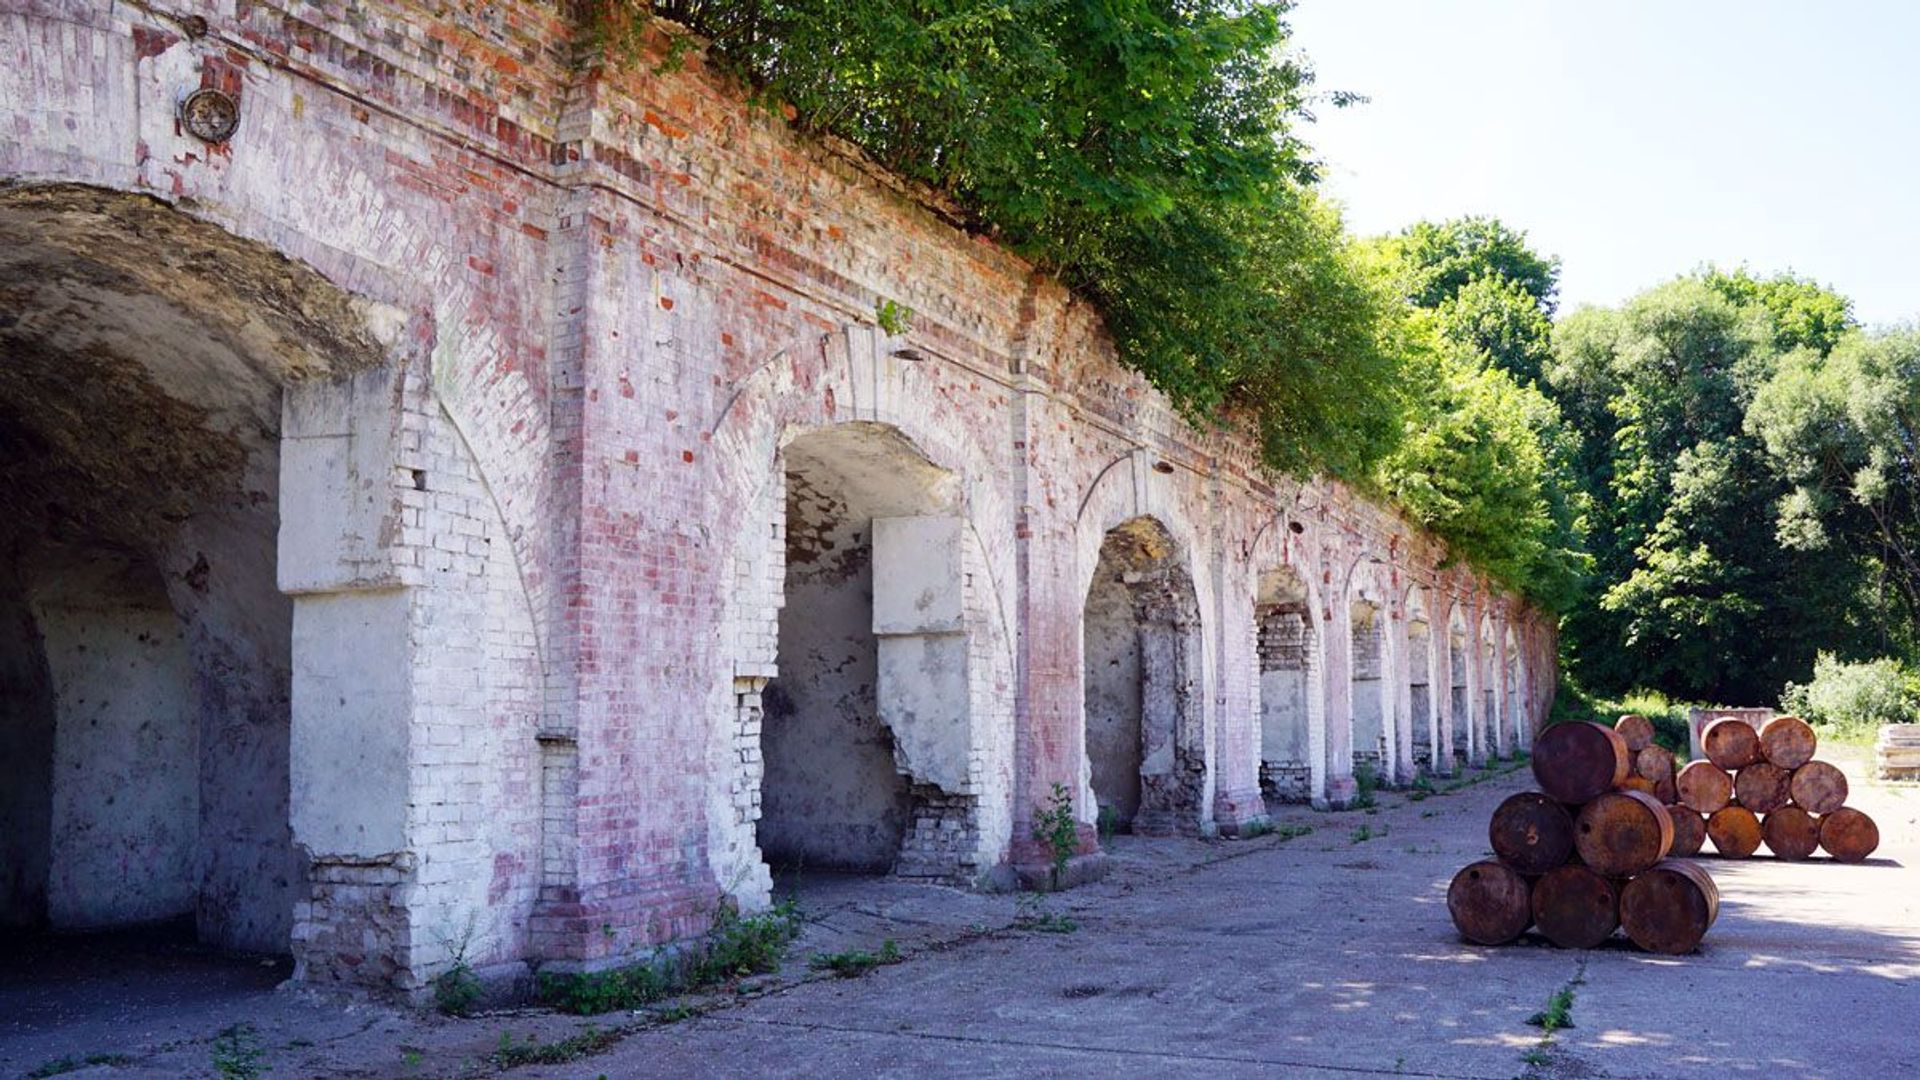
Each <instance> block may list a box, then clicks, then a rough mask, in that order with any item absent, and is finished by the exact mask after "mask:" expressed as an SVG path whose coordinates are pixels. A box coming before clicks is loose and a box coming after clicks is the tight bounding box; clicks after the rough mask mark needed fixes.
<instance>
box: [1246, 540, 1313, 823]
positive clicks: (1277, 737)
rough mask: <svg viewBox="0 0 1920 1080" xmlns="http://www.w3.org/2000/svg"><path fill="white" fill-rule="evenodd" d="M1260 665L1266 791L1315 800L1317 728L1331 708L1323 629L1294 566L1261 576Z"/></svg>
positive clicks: (1274, 797)
mask: <svg viewBox="0 0 1920 1080" xmlns="http://www.w3.org/2000/svg"><path fill="white" fill-rule="evenodd" d="M1254 622H1255V626H1256V633H1257V634H1258V641H1257V643H1256V648H1257V650H1258V657H1259V665H1260V794H1261V795H1262V796H1263V797H1264V798H1265V799H1266V800H1267V801H1268V802H1269V803H1275V804H1277V803H1305V802H1311V801H1312V799H1313V759H1314V749H1313V731H1314V729H1315V727H1316V725H1319V724H1320V723H1322V720H1321V717H1322V716H1323V712H1322V710H1323V709H1324V707H1325V696H1324V689H1323V688H1322V686H1321V682H1320V680H1321V672H1322V668H1321V658H1320V642H1319V638H1318V634H1319V630H1318V628H1317V627H1316V626H1315V625H1314V620H1313V611H1312V604H1311V602H1310V601H1309V600H1308V597H1307V585H1306V582H1305V581H1304V580H1302V579H1301V577H1300V575H1299V574H1298V573H1296V572H1295V571H1294V570H1292V569H1291V568H1289V567H1280V568H1278V569H1274V570H1269V571H1267V572H1266V573H1264V574H1262V575H1260V589H1259V593H1258V594H1257V596H1256V598H1255V601H1254Z"/></svg>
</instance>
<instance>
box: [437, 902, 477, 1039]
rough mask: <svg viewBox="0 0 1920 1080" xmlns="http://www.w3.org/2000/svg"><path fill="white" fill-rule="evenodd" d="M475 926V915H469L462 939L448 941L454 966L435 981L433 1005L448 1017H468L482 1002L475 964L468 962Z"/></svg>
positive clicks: (461, 935) (439, 975)
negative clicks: (468, 951) (474, 969)
mask: <svg viewBox="0 0 1920 1080" xmlns="http://www.w3.org/2000/svg"><path fill="white" fill-rule="evenodd" d="M473 924H474V916H473V915H471V914H470V915H468V916H467V928H466V930H464V931H462V932H461V934H460V940H459V941H449V942H447V949H448V951H449V952H450V953H452V954H453V964H452V966H451V967H449V968H447V970H445V971H443V972H441V973H440V974H438V975H436V976H434V979H433V1005H434V1007H435V1008H437V1009H439V1010H440V1011H441V1012H442V1013H443V1014H445V1015H447V1016H466V1015H468V1014H469V1013H471V1012H473V1007H474V1006H475V1005H478V1004H479V1003H480V995H481V992H482V987H481V985H480V976H478V975H476V974H474V971H473V965H472V964H470V963H468V962H467V949H468V948H469V947H470V946H471V945H472V944H473Z"/></svg>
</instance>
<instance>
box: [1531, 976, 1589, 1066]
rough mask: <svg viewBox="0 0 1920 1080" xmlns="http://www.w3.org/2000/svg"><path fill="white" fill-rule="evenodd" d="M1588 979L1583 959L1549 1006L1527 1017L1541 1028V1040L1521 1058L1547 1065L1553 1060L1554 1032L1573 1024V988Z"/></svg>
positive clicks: (1555, 992) (1549, 1000)
mask: <svg viewBox="0 0 1920 1080" xmlns="http://www.w3.org/2000/svg"><path fill="white" fill-rule="evenodd" d="M1586 981H1587V962H1586V961H1585V960H1581V961H1580V966H1579V967H1577V968H1575V969H1574V972H1573V978H1571V979H1568V980H1567V984H1566V985H1565V986H1562V987H1561V988H1560V989H1558V990H1555V991H1554V992H1553V993H1552V995H1551V996H1549V997H1548V998H1547V1007H1546V1008H1544V1009H1541V1010H1540V1011H1539V1012H1537V1013H1534V1014H1533V1015H1532V1016H1529V1017H1527V1023H1529V1024H1532V1025H1533V1026H1534V1027H1537V1028H1539V1029H1540V1031H1541V1035H1540V1042H1539V1043H1538V1044H1536V1045H1535V1046H1534V1047H1533V1049H1531V1050H1528V1051H1527V1052H1526V1053H1525V1054H1522V1055H1521V1057H1520V1060H1522V1061H1524V1062H1526V1063H1527V1064H1528V1065H1532V1066H1542V1065H1546V1064H1547V1063H1548V1062H1550V1061H1551V1060H1552V1057H1553V1037H1554V1033H1555V1032H1557V1031H1559V1030H1560V1029H1561V1028H1569V1027H1572V1026H1573V990H1574V987H1576V986H1579V985H1580V984H1582V983H1584V982H1586Z"/></svg>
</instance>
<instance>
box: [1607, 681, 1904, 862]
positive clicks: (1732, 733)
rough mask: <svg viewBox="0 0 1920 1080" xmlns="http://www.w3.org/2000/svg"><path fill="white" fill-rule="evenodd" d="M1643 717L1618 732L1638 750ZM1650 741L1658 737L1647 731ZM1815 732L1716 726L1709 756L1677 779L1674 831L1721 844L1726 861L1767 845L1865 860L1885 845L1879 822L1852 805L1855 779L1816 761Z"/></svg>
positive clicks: (1733, 720) (1796, 727) (1731, 721)
mask: <svg viewBox="0 0 1920 1080" xmlns="http://www.w3.org/2000/svg"><path fill="white" fill-rule="evenodd" d="M1633 720H1640V722H1641V724H1644V723H1645V721H1644V720H1642V719H1641V718H1640V717H1633V716H1623V717H1621V718H1620V723H1619V725H1618V728H1617V730H1619V732H1620V733H1621V734H1622V735H1623V736H1624V737H1625V738H1626V741H1627V745H1628V746H1632V745H1633V743H1634V742H1635V740H1636V739H1638V738H1639V737H1640V736H1639V728H1640V725H1639V724H1633V725H1630V724H1629V723H1628V722H1629V721H1633ZM1646 732H1647V734H1646V741H1648V742H1651V741H1652V738H1653V728H1652V725H1650V724H1649V725H1647V726H1646ZM1815 746H1816V740H1815V737H1814V733H1813V729H1812V728H1810V727H1808V726H1807V724H1806V722H1805V721H1803V720H1801V719H1800V718H1799V717H1795V716H1776V717H1774V718H1773V719H1772V720H1769V721H1767V722H1766V723H1765V724H1764V725H1762V726H1761V727H1759V728H1757V729H1756V728H1755V727H1754V726H1753V725H1752V724H1750V723H1748V722H1747V721H1745V720H1741V719H1739V718H1737V717H1728V718H1725V719H1721V720H1715V721H1714V722H1713V723H1711V724H1708V725H1707V726H1706V729H1705V730H1704V731H1702V732H1701V733H1700V749H1701V750H1702V751H1703V752H1704V753H1705V754H1706V757H1705V758H1704V759H1702V760H1700V761H1690V762H1688V763H1687V765H1686V767H1685V768H1683V769H1681V770H1680V771H1679V772H1678V773H1677V774H1675V776H1674V781H1673V787H1674V791H1675V794H1676V796H1677V801H1678V805H1673V806H1669V807H1668V810H1669V811H1671V813H1672V816H1673V819H1674V831H1675V833H1676V834H1678V833H1686V834H1689V835H1692V836H1693V837H1694V839H1693V841H1692V843H1693V849H1694V850H1696V851H1697V850H1698V849H1699V847H1700V842H1701V839H1702V838H1705V839H1710V840H1712V841H1713V846H1714V849H1715V850H1716V851H1718V852H1719V853H1720V854H1721V855H1722V856H1724V857H1726V858H1731V859H1744V858H1746V857H1747V856H1749V855H1752V854H1753V853H1754V852H1755V851H1758V850H1759V849H1760V845H1762V844H1765V845H1766V847H1767V850H1768V851H1771V852H1773V854H1774V855H1775V856H1777V857H1779V858H1782V859H1804V858H1807V857H1808V856H1810V855H1812V854H1813V853H1814V851H1816V850H1825V851H1826V853H1827V854H1829V855H1831V856H1833V857H1834V858H1835V859H1837V860H1839V861H1840V862H1860V861H1861V860H1863V859H1865V858H1866V857H1867V856H1869V855H1871V854H1873V850H1874V848H1876V847H1879V846H1880V828H1879V826H1877V825H1875V824H1874V821H1873V819H1872V818H1870V817H1868V816H1867V815H1866V814H1865V813H1863V812H1861V811H1860V810H1858V809H1856V808H1854V807H1851V806H1848V805H1847V776H1846V774H1845V773H1843V772H1841V771H1840V770H1839V769H1837V768H1835V767H1834V766H1833V765H1831V764H1829V763H1827V762H1824V761H1816V760H1815V759H1814V756H1813V752H1814V748H1815Z"/></svg>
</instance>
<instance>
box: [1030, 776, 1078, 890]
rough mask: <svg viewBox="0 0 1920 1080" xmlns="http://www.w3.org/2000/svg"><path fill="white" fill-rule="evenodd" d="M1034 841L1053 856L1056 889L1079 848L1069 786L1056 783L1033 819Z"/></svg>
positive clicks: (1051, 880) (1053, 881)
mask: <svg viewBox="0 0 1920 1080" xmlns="http://www.w3.org/2000/svg"><path fill="white" fill-rule="evenodd" d="M1033 838H1034V839H1035V840H1037V841H1039V842H1040V843H1042V844H1044V845H1046V848H1047V851H1048V852H1049V853H1051V854H1052V856H1053V865H1052V867H1051V868H1050V871H1049V872H1050V883H1051V886H1052V887H1053V888H1055V889H1058V888H1059V887H1060V882H1061V881H1062V880H1064V879H1065V878H1066V876H1067V864H1068V863H1069V862H1070V861H1071V860H1072V859H1073V854H1074V852H1076V851H1078V850H1079V848H1080V829H1079V826H1078V824H1077V823H1076V822H1075V821H1074V819H1073V795H1072V793H1071V792H1069V791H1067V785H1065V784H1058V783H1056V784H1054V785H1053V794H1052V795H1051V796H1050V797H1049V798H1048V799H1047V805H1046V806H1045V807H1043V808H1041V809H1040V810H1039V811H1038V812H1037V813H1036V814H1035V815H1034V818H1033Z"/></svg>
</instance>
